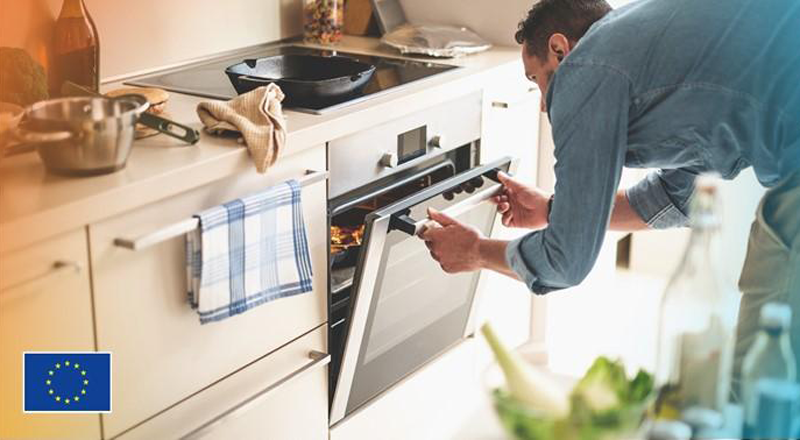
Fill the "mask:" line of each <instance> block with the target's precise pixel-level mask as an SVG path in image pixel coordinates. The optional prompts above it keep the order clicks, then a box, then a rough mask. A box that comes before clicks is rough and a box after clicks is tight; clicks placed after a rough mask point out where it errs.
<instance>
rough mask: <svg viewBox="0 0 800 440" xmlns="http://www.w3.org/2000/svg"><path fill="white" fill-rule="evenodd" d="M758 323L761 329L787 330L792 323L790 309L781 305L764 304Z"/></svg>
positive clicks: (774, 303)
mask: <svg viewBox="0 0 800 440" xmlns="http://www.w3.org/2000/svg"><path fill="white" fill-rule="evenodd" d="M759 323H760V324H761V326H762V327H767V328H774V329H781V330H787V329H788V328H789V326H790V325H791V323H792V309H791V308H790V307H789V306H788V305H786V304H782V303H776V302H771V303H767V304H764V306H763V307H761V317H760V319H759Z"/></svg>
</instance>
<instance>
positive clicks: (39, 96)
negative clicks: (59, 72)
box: [0, 47, 48, 107]
mask: <svg viewBox="0 0 800 440" xmlns="http://www.w3.org/2000/svg"><path fill="white" fill-rule="evenodd" d="M47 98H48V93H47V76H46V75H45V73H44V69H43V68H42V66H40V65H39V64H38V63H36V61H34V60H33V59H32V58H31V57H30V55H28V53H27V52H26V51H24V50H22V49H13V48H9V47H0V102H10V103H12V104H17V105H21V106H23V107H25V106H28V105H30V104H33V103H34V102H38V101H41V100H44V99H47Z"/></svg>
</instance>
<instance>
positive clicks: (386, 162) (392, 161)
mask: <svg viewBox="0 0 800 440" xmlns="http://www.w3.org/2000/svg"><path fill="white" fill-rule="evenodd" d="M381 165H383V166H384V167H385V168H394V167H396V166H397V154H395V153H384V154H383V156H382V157H381Z"/></svg>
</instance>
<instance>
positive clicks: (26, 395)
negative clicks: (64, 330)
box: [22, 352, 111, 412]
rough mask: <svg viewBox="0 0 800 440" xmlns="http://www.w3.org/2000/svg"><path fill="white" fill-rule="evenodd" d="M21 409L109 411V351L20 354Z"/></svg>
mask: <svg viewBox="0 0 800 440" xmlns="http://www.w3.org/2000/svg"><path fill="white" fill-rule="evenodd" d="M22 363H23V372H24V381H23V382H24V389H23V408H24V411H25V412H110V411H111V353H107V352H101V353H96V352H75V353H73V352H51V353H24V354H23V361H22Z"/></svg>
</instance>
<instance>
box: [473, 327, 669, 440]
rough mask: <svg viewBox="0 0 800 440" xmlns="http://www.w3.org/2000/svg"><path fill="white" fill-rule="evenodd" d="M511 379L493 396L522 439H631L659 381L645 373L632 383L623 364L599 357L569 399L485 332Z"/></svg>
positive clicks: (505, 421)
mask: <svg viewBox="0 0 800 440" xmlns="http://www.w3.org/2000/svg"><path fill="white" fill-rule="evenodd" d="M481 330H482V332H483V334H484V336H486V340H487V341H488V342H489V346H490V347H491V348H492V351H494V354H495V357H496V358H497V362H498V364H500V367H501V368H502V369H503V373H504V374H505V377H506V382H507V389H508V391H506V390H503V389H496V390H494V392H493V395H492V397H493V399H494V405H495V409H496V410H497V413H498V415H499V416H500V421H501V422H502V424H503V425H504V426H505V427H506V429H507V430H508V431H509V432H510V433H512V434H513V435H514V436H515V437H516V438H518V439H521V440H539V439H559V440H562V439H564V440H570V439H575V440H590V439H591V440H595V439H606V438H608V439H614V438H624V437H625V436H631V435H633V434H632V433H633V432H635V430H636V428H637V427H638V426H639V424H640V422H641V419H642V416H643V414H644V410H645V408H646V403H647V399H648V398H649V397H650V395H651V392H652V390H653V377H652V376H651V375H650V374H648V373H647V372H645V371H642V370H640V371H639V372H638V373H637V374H636V376H635V377H634V378H633V379H632V380H628V376H627V374H626V372H625V367H624V366H623V364H622V362H620V361H612V360H610V359H608V358H605V357H599V358H597V359H596V360H595V361H594V363H593V364H592V366H591V367H590V368H589V370H587V371H586V374H585V375H584V376H583V378H581V380H580V381H578V383H577V385H575V388H574V389H573V390H572V393H571V394H570V395H569V400H568V401H567V399H566V397H565V396H564V394H563V393H562V392H561V390H560V389H558V388H557V387H556V386H555V384H553V382H552V379H550V378H549V377H547V376H546V375H544V374H543V373H541V372H539V371H538V370H535V369H534V368H532V367H531V366H529V365H528V364H526V363H525V361H523V360H522V358H521V357H520V356H519V355H518V354H517V353H515V352H511V351H509V350H508V349H506V347H504V346H503V345H502V343H501V342H500V341H499V340H498V339H497V336H496V335H495V334H494V332H493V331H492V328H491V326H489V325H488V324H485V325H484V326H483V327H482V328H481Z"/></svg>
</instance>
